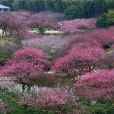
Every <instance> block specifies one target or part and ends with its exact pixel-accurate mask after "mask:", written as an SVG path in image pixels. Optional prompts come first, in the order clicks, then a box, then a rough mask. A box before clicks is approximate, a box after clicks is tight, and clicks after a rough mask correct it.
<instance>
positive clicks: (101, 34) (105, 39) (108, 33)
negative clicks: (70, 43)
mask: <svg viewBox="0 0 114 114" xmlns="http://www.w3.org/2000/svg"><path fill="white" fill-rule="evenodd" d="M113 31H114V27H111V28H107V29H96V30H95V31H93V32H91V33H90V34H89V36H90V37H91V38H93V39H96V40H97V41H98V42H99V43H101V44H103V45H104V44H107V43H110V42H114V32H113Z"/></svg>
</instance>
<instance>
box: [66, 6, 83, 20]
mask: <svg viewBox="0 0 114 114" xmlns="http://www.w3.org/2000/svg"><path fill="white" fill-rule="evenodd" d="M65 16H66V17H67V19H75V18H81V17H82V9H81V7H80V6H75V5H72V6H70V7H68V8H67V9H66V10H65Z"/></svg>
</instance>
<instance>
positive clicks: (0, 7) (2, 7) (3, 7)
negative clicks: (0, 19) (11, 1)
mask: <svg viewBox="0 0 114 114" xmlns="http://www.w3.org/2000/svg"><path fill="white" fill-rule="evenodd" d="M9 8H10V7H7V6H4V5H2V4H0V9H9Z"/></svg>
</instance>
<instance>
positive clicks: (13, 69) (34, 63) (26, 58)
mask: <svg viewBox="0 0 114 114" xmlns="http://www.w3.org/2000/svg"><path fill="white" fill-rule="evenodd" d="M49 66H50V62H48V60H47V58H46V55H45V54H44V53H43V52H42V51H41V50H38V49H35V48H24V49H20V50H17V51H16V52H14V54H13V58H12V59H11V60H9V61H7V62H6V65H5V66H4V67H3V68H2V74H3V75H5V76H11V77H13V78H14V79H16V80H17V81H21V82H28V81H30V79H31V78H32V77H34V76H37V75H39V74H40V73H42V72H44V70H46V69H47V68H49Z"/></svg>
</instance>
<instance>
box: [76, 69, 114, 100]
mask: <svg viewBox="0 0 114 114" xmlns="http://www.w3.org/2000/svg"><path fill="white" fill-rule="evenodd" d="M79 88H80V89H79ZM76 90H79V91H77V92H78V94H80V96H82V97H84V98H86V99H89V100H110V101H111V100H112V99H114V71H113V70H112V71H108V70H101V71H99V72H97V73H96V72H91V73H88V74H86V75H83V76H82V77H81V78H80V80H79V81H78V82H76Z"/></svg>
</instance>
